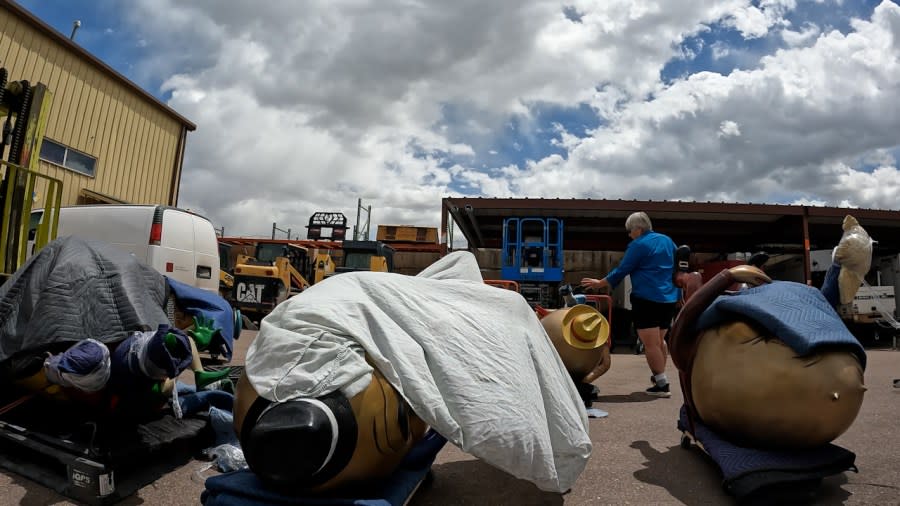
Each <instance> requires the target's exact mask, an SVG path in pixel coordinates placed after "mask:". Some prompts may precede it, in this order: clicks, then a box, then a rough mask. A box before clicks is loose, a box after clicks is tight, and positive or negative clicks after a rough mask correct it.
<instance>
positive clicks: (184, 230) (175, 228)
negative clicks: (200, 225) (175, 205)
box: [160, 209, 194, 251]
mask: <svg viewBox="0 0 900 506" xmlns="http://www.w3.org/2000/svg"><path fill="white" fill-rule="evenodd" d="M160 242H161V243H162V244H161V245H162V246H163V247H166V248H173V249H180V250H185V251H193V250H194V220H193V218H191V215H190V214H187V213H185V212H181V211H175V210H173V209H166V210H165V211H164V212H163V227H162V237H161V238H160Z"/></svg>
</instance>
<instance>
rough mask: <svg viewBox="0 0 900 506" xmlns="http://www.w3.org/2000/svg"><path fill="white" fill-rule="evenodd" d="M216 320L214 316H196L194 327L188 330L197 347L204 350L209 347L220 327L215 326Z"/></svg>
mask: <svg viewBox="0 0 900 506" xmlns="http://www.w3.org/2000/svg"><path fill="white" fill-rule="evenodd" d="M215 324H216V323H215V322H214V321H213V319H212V318H208V319H207V318H205V317H204V316H202V315H199V316H194V328H193V329H192V330H189V331H188V335H189V336H191V338H193V339H194V342H195V343H196V344H197V349H198V350H200V351H203V350H205V349H207V348H209V343H210V342H211V341H212V338H213V336H214V335H215V334H216V332H218V331H219V329H217V328H215Z"/></svg>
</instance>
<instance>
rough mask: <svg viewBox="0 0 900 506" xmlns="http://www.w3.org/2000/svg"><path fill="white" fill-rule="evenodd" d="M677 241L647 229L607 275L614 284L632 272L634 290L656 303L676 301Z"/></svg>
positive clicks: (610, 282)
mask: <svg viewBox="0 0 900 506" xmlns="http://www.w3.org/2000/svg"><path fill="white" fill-rule="evenodd" d="M674 268H675V243H674V242H672V239H670V238H669V236H667V235H664V234H660V233H657V232H654V231H652V230H648V231H646V232H644V233H643V234H641V236H640V237H638V238H637V239H635V240H633V241H631V243H629V244H628V247H627V248H626V249H625V256H624V257H623V258H622V261H621V262H620V263H619V265H618V266H617V267H616V268H615V269H613V270H612V271H611V272H610V273H609V274H607V275H606V281H608V282H609V284H610V286H611V287H613V288H614V287H615V286H616V285H618V284H619V283H621V282H622V280H623V279H625V276H628V275H629V274H630V275H631V293H632V294H633V295H634V296H636V297H640V298H642V299H646V300H650V301H653V302H676V301H677V300H678V288H677V287H676V286H675V284H674V283H673V281H672V274H673V270H674Z"/></svg>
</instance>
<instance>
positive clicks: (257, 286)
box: [232, 240, 335, 316]
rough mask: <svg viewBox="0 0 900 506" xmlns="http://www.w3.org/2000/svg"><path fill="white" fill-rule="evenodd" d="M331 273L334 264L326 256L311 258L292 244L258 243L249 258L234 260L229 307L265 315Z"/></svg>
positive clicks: (301, 248)
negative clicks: (230, 305)
mask: <svg viewBox="0 0 900 506" xmlns="http://www.w3.org/2000/svg"><path fill="white" fill-rule="evenodd" d="M334 270H335V263H334V261H333V260H332V259H331V255H330V254H328V253H327V252H325V253H321V252H314V254H312V255H311V254H310V251H309V249H308V248H306V247H304V246H300V245H298V244H295V243H292V242H291V241H285V240H260V241H259V242H257V244H256V249H255V252H254V255H253V256H252V257H251V256H248V255H238V257H237V261H236V262H235V265H234V280H233V290H232V305H233V306H235V307H236V308H238V309H240V310H241V312H242V313H244V314H250V315H258V316H262V315H265V314H268V313H269V312H270V311H271V310H272V309H274V308H275V306H277V305H278V304H281V303H282V302H284V301H285V300H287V299H288V298H289V297H291V296H293V295H296V294H297V293H300V292H302V291H303V290H305V289H307V288H309V287H310V286H311V285H312V284H313V283H318V282H319V281H321V280H322V279H324V278H325V277H326V276H328V275H329V274H331V273H332V272H334ZM310 279H311V280H312V282H310Z"/></svg>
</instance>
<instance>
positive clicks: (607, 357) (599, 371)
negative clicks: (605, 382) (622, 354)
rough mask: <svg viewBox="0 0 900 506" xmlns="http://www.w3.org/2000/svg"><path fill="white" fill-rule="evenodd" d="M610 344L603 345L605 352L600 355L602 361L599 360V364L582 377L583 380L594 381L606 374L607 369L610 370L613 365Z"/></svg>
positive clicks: (585, 381) (586, 381)
mask: <svg viewBox="0 0 900 506" xmlns="http://www.w3.org/2000/svg"><path fill="white" fill-rule="evenodd" d="M609 348H610V346H609V345H605V346H603V354H602V355H601V356H600V361H599V362H597V365H596V366H594V368H593V369H592V370H591V372H589V373H587V376H585V377H584V378H582V380H581V381H582V382H584V383H593V382H594V381H595V380H596V379H597V378H599V377H600V376H603V375H604V374H606V371H609V367H610V366H611V365H612V355H611V354H610V352H609Z"/></svg>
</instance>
